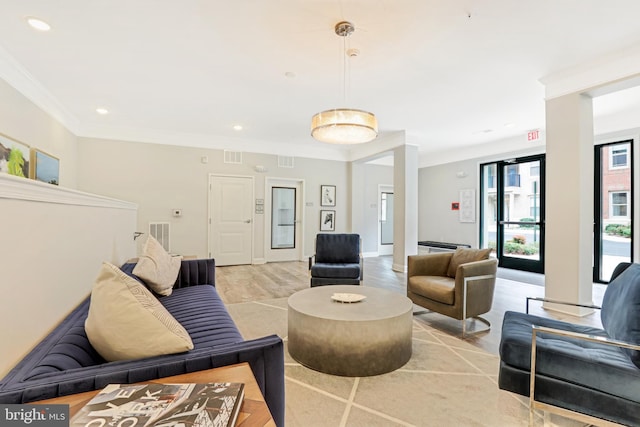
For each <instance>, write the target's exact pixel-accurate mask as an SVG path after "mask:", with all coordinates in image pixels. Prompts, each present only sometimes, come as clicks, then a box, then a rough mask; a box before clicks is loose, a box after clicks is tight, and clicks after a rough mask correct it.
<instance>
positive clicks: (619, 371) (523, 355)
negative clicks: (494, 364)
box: [499, 311, 640, 402]
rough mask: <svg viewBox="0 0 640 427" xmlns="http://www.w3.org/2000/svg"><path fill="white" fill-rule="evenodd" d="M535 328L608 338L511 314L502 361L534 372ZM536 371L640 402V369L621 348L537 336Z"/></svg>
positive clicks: (596, 331) (507, 316)
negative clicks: (542, 327) (532, 326)
mask: <svg viewBox="0 0 640 427" xmlns="http://www.w3.org/2000/svg"><path fill="white" fill-rule="evenodd" d="M531 325H538V326H546V327H550V328H556V329H561V330H565V331H571V332H578V333H584V334H589V335H594V336H603V337H604V336H606V333H605V331H604V330H602V329H598V328H593V327H590V326H581V325H576V324H573V323H567V322H562V321H559V320H553V319H547V318H542V317H538V316H534V315H530V314H524V313H516V312H513V311H507V312H506V313H505V315H504V321H503V324H502V339H501V341H500V349H499V350H500V358H501V360H502V361H503V362H504V363H506V364H507V365H510V366H513V367H515V368H518V369H522V370H525V371H529V370H530V369H531V335H532V329H531ZM536 346H537V348H538V351H537V356H536V372H537V374H538V375H544V376H547V377H551V378H556V379H561V380H562V381H563V382H570V383H575V384H582V385H584V386H585V387H588V388H591V389H593V390H601V391H603V392H604V393H607V394H611V395H614V396H619V397H621V398H625V399H629V400H632V401H636V402H637V401H638V399H639V396H638V383H639V381H640V370H638V368H636V366H634V365H633V364H632V363H631V361H630V360H629V358H628V357H627V355H626V354H625V353H624V352H623V351H622V350H621V349H619V348H617V347H612V346H607V345H603V344H599V343H594V342H590V341H584V340H577V339H570V338H565V337H559V336H557V335H551V334H544V333H542V334H540V333H538V334H537V338H536Z"/></svg>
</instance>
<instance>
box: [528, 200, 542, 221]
mask: <svg viewBox="0 0 640 427" xmlns="http://www.w3.org/2000/svg"><path fill="white" fill-rule="evenodd" d="M529 216H531V218H534V219H537V218H540V197H538V195H536V196H533V197H530V198H529Z"/></svg>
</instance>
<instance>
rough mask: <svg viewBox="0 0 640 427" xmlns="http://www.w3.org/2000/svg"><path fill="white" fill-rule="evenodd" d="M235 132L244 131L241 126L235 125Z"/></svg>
mask: <svg viewBox="0 0 640 427" xmlns="http://www.w3.org/2000/svg"><path fill="white" fill-rule="evenodd" d="M233 130H242V126H241V125H234V126H233Z"/></svg>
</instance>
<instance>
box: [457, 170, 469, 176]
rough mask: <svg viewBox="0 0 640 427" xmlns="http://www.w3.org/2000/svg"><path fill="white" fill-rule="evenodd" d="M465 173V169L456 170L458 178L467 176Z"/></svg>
mask: <svg viewBox="0 0 640 427" xmlns="http://www.w3.org/2000/svg"><path fill="white" fill-rule="evenodd" d="M467 175H468V174H467V173H466V172H465V171H458V172H456V176H457V177H458V178H466V177H467Z"/></svg>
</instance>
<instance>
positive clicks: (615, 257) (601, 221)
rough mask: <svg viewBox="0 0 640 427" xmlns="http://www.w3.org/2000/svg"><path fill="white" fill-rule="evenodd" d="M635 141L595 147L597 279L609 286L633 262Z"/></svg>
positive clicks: (596, 280)
mask: <svg viewBox="0 0 640 427" xmlns="http://www.w3.org/2000/svg"><path fill="white" fill-rule="evenodd" d="M632 147H633V146H632V144H631V141H621V142H616V143H611V144H603V145H597V146H596V147H595V150H596V151H595V156H594V158H595V179H596V181H595V185H594V188H595V197H594V208H595V209H594V211H595V212H594V218H595V224H594V242H593V243H594V244H593V248H594V265H593V280H594V281H595V282H600V283H608V282H609V280H610V279H611V273H612V272H613V269H614V268H615V267H616V265H618V263H620V262H630V261H631V260H632V255H633V254H632V248H633V220H632V218H633V197H632V195H633V180H632V179H631V177H632V176H633V154H632Z"/></svg>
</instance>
